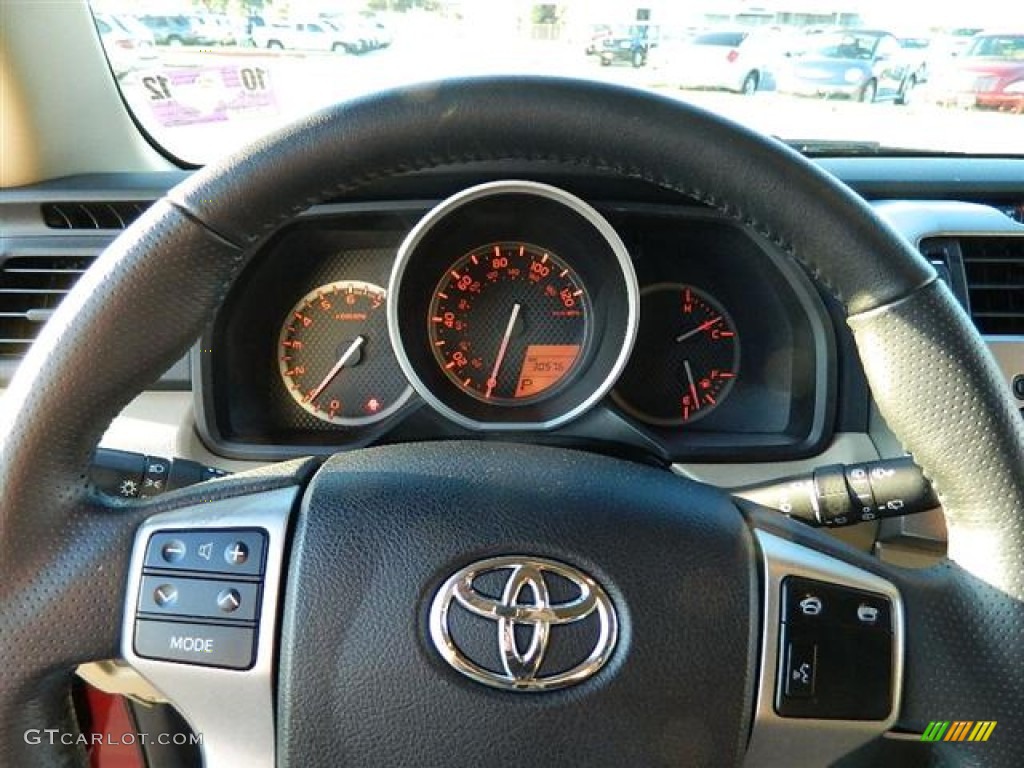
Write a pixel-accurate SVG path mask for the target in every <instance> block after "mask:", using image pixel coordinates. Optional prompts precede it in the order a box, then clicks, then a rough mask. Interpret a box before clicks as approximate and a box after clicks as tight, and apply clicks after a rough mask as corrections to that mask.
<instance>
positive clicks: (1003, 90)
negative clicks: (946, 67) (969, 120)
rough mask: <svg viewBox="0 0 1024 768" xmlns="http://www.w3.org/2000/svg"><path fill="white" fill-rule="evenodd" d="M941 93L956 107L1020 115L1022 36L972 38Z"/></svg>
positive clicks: (1023, 68) (1023, 106)
mask: <svg viewBox="0 0 1024 768" xmlns="http://www.w3.org/2000/svg"><path fill="white" fill-rule="evenodd" d="M944 90H947V92H948V93H949V96H950V97H951V98H950V99H949V100H950V101H954V102H955V103H956V104H957V105H959V106H964V107H977V108H979V109H996V110H1000V111H1007V112H1015V113H1017V114H1021V113H1024V33H1020V34H995V33H983V34H980V35H978V36H977V37H975V38H974V41H973V42H972V43H971V47H970V48H969V49H968V50H967V52H966V53H965V54H964V55H963V57H962V58H961V59H960V60H959V61H958V62H957V64H956V68H955V70H954V72H953V74H952V81H951V82H950V83H949V87H948V89H944Z"/></svg>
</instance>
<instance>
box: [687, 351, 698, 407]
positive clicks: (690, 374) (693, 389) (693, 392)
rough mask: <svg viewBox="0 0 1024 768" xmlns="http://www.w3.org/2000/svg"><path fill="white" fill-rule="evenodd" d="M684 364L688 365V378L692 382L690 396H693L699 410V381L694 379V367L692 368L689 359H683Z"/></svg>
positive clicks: (694, 404)
mask: <svg viewBox="0 0 1024 768" xmlns="http://www.w3.org/2000/svg"><path fill="white" fill-rule="evenodd" d="M683 365H684V366H685V367H686V378H687V380H688V381H689V382H690V397H692V398H693V407H694V409H696V410H698V411H699V410H700V399H699V398H698V397H697V382H695V381H694V380H693V369H692V368H690V361H689V360H683Z"/></svg>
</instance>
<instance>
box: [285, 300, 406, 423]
mask: <svg viewBox="0 0 1024 768" xmlns="http://www.w3.org/2000/svg"><path fill="white" fill-rule="evenodd" d="M386 298H387V293H386V291H385V290H384V289H383V288H381V287H380V286H378V285H374V284H373V283H366V282H363V281H360V280H339V281H337V282H334V283H329V284H328V285H322V286H320V287H319V288H314V289H313V290H312V291H310V292H309V293H307V294H306V295H305V296H303V297H302V298H301V299H299V301H298V303H296V305H295V306H294V307H292V309H291V311H290V312H289V313H288V317H287V318H286V319H285V322H284V326H283V327H282V328H281V333H280V338H279V340H278V369H279V371H280V373H281V380H282V381H283V382H284V386H285V389H287V390H288V394H289V395H291V397H292V399H293V400H294V401H295V402H296V403H297V404H298V405H299V407H301V408H302V409H303V410H305V411H306V412H308V413H310V414H312V415H313V416H315V417H316V418H318V419H321V420H322V421H326V422H330V423H332V424H343V425H348V426H358V425H363V424H370V423H372V422H375V421H379V420H380V419H383V418H385V417H387V416H389V415H390V414H392V413H394V412H395V411H396V410H398V408H400V407H401V406H402V405H403V404H404V403H405V402H406V401H407V400H408V399H409V397H410V396H411V395H412V389H411V388H410V387H409V385H408V383H407V382H406V380H405V377H404V376H403V375H402V369H401V368H400V367H399V365H398V362H397V361H396V360H395V355H394V352H393V351H392V348H391V342H390V340H389V338H388V331H387V318H386V315H385V310H384V304H385V301H386Z"/></svg>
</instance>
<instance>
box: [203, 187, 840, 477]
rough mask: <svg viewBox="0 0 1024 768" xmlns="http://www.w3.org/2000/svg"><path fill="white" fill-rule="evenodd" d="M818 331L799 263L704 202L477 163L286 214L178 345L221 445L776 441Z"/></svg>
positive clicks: (249, 448) (815, 397)
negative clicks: (213, 312) (196, 332)
mask: <svg viewBox="0 0 1024 768" xmlns="http://www.w3.org/2000/svg"><path fill="white" fill-rule="evenodd" d="M834 347H835V339H834V334H833V325H832V322H831V318H830V316H829V311H828V310H827V308H826V301H825V300H824V299H823V298H822V297H821V296H820V295H819V293H818V292H817V291H816V289H815V288H814V286H813V285H812V283H811V282H810V280H809V279H808V278H807V276H806V275H804V274H803V273H802V272H801V270H800V269H799V268H798V267H796V266H795V264H793V263H792V262H791V261H790V260H789V259H788V258H786V257H785V256H784V255H783V254H781V253H779V252H778V251H777V250H775V249H774V248H773V247H771V246H770V245H769V244H767V243H765V242H764V241H762V240H760V239H759V238H758V237H757V236H756V235H754V234H752V233H751V232H749V231H748V230H746V229H744V228H743V227H742V226H740V225H738V224H736V223H734V222H732V221H730V220H727V219H725V218H723V217H721V216H720V215H718V214H715V213H713V212H710V211H708V210H706V209H703V208H696V207H693V208H683V207H679V206H667V205H656V204H626V203H622V204H619V203H598V204H592V203H590V202H588V201H585V200H583V199H581V198H580V197H577V196H575V195H573V194H571V193H570V192H568V191H565V190H564V189H561V188H559V187H555V186H550V185H547V184H540V183H537V182H530V181H501V182H491V183H487V184H482V185H479V186H476V187H472V188H470V189H466V190H464V191H462V192H460V193H458V194H456V195H454V196H452V197H451V198H448V199H446V200H444V201H442V202H440V203H438V204H436V205H434V206H424V205H423V204H416V203H408V204H395V203H383V204H380V205H377V206H369V205H365V204H364V205H348V206H345V205H342V206H332V207H325V208H323V209H316V210H313V211H311V212H310V213H308V214H307V215H304V216H302V217H300V218H299V219H297V220H296V221H295V222H294V223H292V224H291V225H289V226H287V227H285V228H284V229H282V230H281V231H280V232H279V233H278V234H277V235H275V236H274V237H273V238H272V239H271V240H270V241H269V242H268V243H267V244H266V245H265V246H264V247H263V248H261V250H260V252H259V253H258V254H257V255H256V256H255V257H254V259H253V261H252V263H251V265H250V267H249V268H248V269H247V270H246V272H245V273H244V274H243V276H242V277H241V279H240V280H239V281H238V283H237V284H236V285H235V287H234V288H233V289H232V292H231V294H230V296H229V298H228V300H227V301H226V302H225V304H224V306H223V307H222V309H221V311H220V313H219V314H218V317H217V319H216V321H215V322H214V324H213V325H212V326H211V328H210V329H209V331H208V332H207V334H206V337H205V338H204V340H203V341H202V343H201V344H200V345H199V347H198V350H197V352H196V353H195V354H196V358H197V359H196V363H197V365H196V370H197V371H198V374H199V386H197V388H196V389H197V416H198V424H199V430H200V434H201V435H202V437H203V438H204V440H205V441H206V442H207V443H208V444H209V446H210V447H211V449H213V450H214V451H216V452H219V453H221V454H223V455H228V456H233V457H238V458H266V459H273V458H283V457H286V456H289V455H297V454H302V453H309V452H334V451H338V450H344V449H346V448H352V447H359V446H363V445H368V444H372V443H375V442H390V441H407V440H420V439H454V438H465V437H482V438H486V437H487V436H491V435H498V434H501V433H506V434H507V435H508V437H509V438H510V439H525V438H524V437H523V435H524V434H525V435H528V436H529V439H533V440H537V441H552V442H559V443H561V444H565V443H566V442H569V443H571V444H581V445H584V446H585V445H587V444H588V443H592V444H602V445H609V444H621V446H623V447H629V448H634V449H636V450H638V451H643V452H647V453H650V454H654V455H655V456H657V457H658V458H661V459H663V460H667V461H671V460H679V459H684V458H685V459H691V460H723V459H734V458H741V457H742V458H744V459H750V458H761V459H763V460H768V459H774V458H787V457H796V456H798V455H805V454H807V453H809V452H811V451H812V450H813V449H815V448H816V447H818V446H820V445H821V444H822V443H823V442H824V441H825V440H826V439H827V438H828V437H829V436H830V431H831V417H832V415H833V414H832V412H831V410H830V405H829V404H830V403H831V402H834V401H835V398H834V389H835V386H836V382H835V350H834ZM513 436H514V437H513Z"/></svg>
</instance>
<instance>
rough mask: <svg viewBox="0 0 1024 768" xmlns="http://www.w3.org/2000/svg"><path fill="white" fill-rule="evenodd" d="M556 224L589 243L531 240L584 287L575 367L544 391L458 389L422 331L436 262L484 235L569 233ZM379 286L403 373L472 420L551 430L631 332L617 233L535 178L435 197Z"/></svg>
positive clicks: (604, 385) (504, 427) (599, 390)
mask: <svg viewBox="0 0 1024 768" xmlns="http://www.w3.org/2000/svg"><path fill="white" fill-rule="evenodd" d="M552 219H554V220H552ZM565 230H568V231H570V232H572V233H573V234H575V235H578V236H579V237H578V239H579V240H580V241H583V242H587V243H589V244H590V245H591V246H592V247H589V248H573V247H568V246H567V247H568V250H569V251H571V252H567V250H566V248H558V247H556V246H557V243H556V244H554V245H552V244H551V243H549V242H541V243H539V244H541V245H544V246H548V245H551V247H552V248H553V249H554V250H555V251H557V252H558V253H559V254H560V256H561V257H562V258H563V259H564V260H566V261H567V262H568V263H569V264H571V265H572V266H573V268H574V270H575V271H576V272H577V273H578V274H580V276H581V278H582V279H583V281H584V282H585V283H586V284H587V287H588V291H589V293H590V295H591V297H592V302H593V306H592V313H593V316H594V317H593V321H594V327H595V330H594V333H595V337H594V339H593V340H592V343H591V344H590V345H589V347H590V349H589V350H588V351H589V356H588V358H587V359H586V360H584V361H583V362H582V364H581V369H580V372H579V374H578V375H574V378H573V380H572V381H570V382H567V383H566V385H565V386H564V387H559V389H558V391H557V392H556V393H553V394H552V396H551V397H550V398H544V399H543V400H541V401H538V402H531V403H524V404H521V405H519V404H508V403H503V404H488V403H484V402H480V401H479V400H477V399H476V398H472V397H470V396H469V395H466V394H465V393H462V392H459V391H458V389H457V388H456V387H455V386H454V385H453V384H452V383H451V381H450V379H448V377H447V376H444V375H443V374H441V375H440V376H439V375H438V372H437V371H436V370H435V368H436V366H437V362H436V359H435V356H434V355H433V353H432V352H431V351H430V349H429V341H428V340H427V335H428V334H427V332H426V322H425V320H426V314H425V309H424V308H425V307H427V306H429V304H430V299H431V297H432V291H433V289H434V288H435V286H436V285H437V284H438V279H439V278H440V276H441V274H442V271H443V269H445V268H446V267H447V266H448V265H449V264H451V263H455V262H456V261H457V260H458V259H459V258H460V257H461V256H463V255H464V254H465V253H467V252H469V251H470V250H472V248H473V247H476V246H479V245H482V244H484V243H487V242H495V241H501V240H518V241H526V242H535V241H537V240H538V239H540V240H544V239H545V237H554V238H556V239H557V238H562V239H563V240H566V241H569V240H572V238H569V234H568V232H566V231H565ZM453 244H457V245H453ZM445 246H448V247H445ZM406 275H409V276H410V278H409V279H408V280H407V279H406ZM413 276H415V277H413ZM595 283H596V284H595ZM387 291H388V297H389V300H388V303H387V320H388V331H389V333H390V334H391V342H392V346H393V347H394V349H395V354H396V356H397V358H398V362H399V365H400V366H401V368H402V371H403V372H404V373H405V376H406V378H407V379H408V380H409V382H410V384H411V385H412V387H413V388H414V389H415V390H416V392H417V393H418V394H419V395H420V396H421V397H422V398H423V400H424V401H426V402H427V403H429V404H430V405H431V407H433V408H434V409H435V410H436V411H438V412H439V413H440V414H442V415H443V416H445V417H446V418H448V419H450V420H451V421H453V422H455V423H456V424H459V425H460V426H463V427H465V428H467V429H471V430H477V431H512V430H519V431H522V430H551V429H555V428H557V427H560V426H562V425H564V424H567V423H568V422H570V421H572V420H574V419H576V418H578V417H580V416H582V415H583V414H584V413H586V412H587V411H588V410H589V409H590V408H592V407H593V406H594V405H596V404H597V403H598V402H599V401H600V400H601V399H602V398H603V397H604V396H605V395H606V394H607V393H608V392H609V391H610V390H611V388H612V387H613V386H614V384H615V382H616V381H617V380H618V377H619V375H620V374H621V373H622V371H623V369H624V368H625V366H626V363H627V361H628V360H629V356H630V354H631V352H632V350H633V344H634V342H635V340H636V333H637V327H638V320H639V306H640V298H639V286H638V282H637V277H636V273H635V271H634V269H633V263H632V259H631V258H630V255H629V252H628V251H627V249H626V246H625V244H624V243H623V242H622V239H621V238H620V237H619V235H618V233H617V232H616V231H615V229H614V228H613V227H612V226H611V224H609V223H608V221H607V220H606V219H605V218H604V216H602V215H601V214H600V213H599V212H598V211H597V210H595V209H594V208H593V207H592V206H590V205H589V204H587V203H586V202H584V201H583V200H581V199H580V198H578V197H576V196H575V195H573V194H571V193H569V192H566V191H565V190H563V189H560V188H558V187H553V186H551V185H548V184H542V183H539V182H533V181H522V180H502V181H495V182H489V183H486V184H481V185H478V186H475V187H471V188H469V189H466V190H464V191H462V192H460V193H458V194H456V195H453V196H452V197H450V198H448V199H447V200H444V201H443V202H441V203H440V204H439V205H437V206H436V207H434V208H433V209H432V210H430V211H429V212H428V213H427V214H426V215H425V216H424V217H423V218H422V219H421V220H420V221H419V222H418V223H417V224H416V226H415V227H414V228H413V229H412V230H411V231H410V232H409V234H408V235H407V236H406V238H405V240H404V241H403V242H402V245H401V247H400V248H399V251H398V255H397V258H396V260H395V264H394V268H393V270H392V273H391V279H390V281H389V283H388V289H387ZM420 315H423V316H422V317H420ZM421 321H422V322H421Z"/></svg>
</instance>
